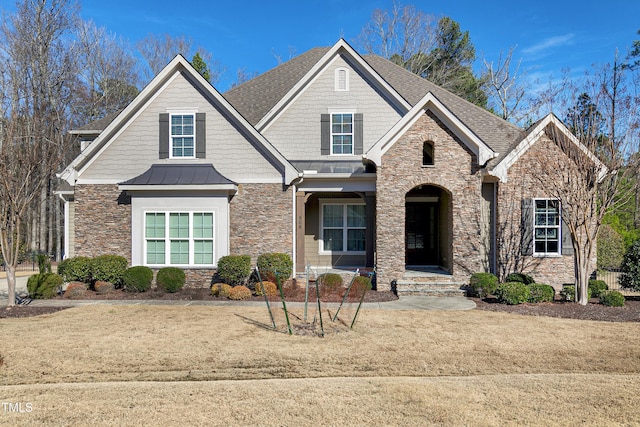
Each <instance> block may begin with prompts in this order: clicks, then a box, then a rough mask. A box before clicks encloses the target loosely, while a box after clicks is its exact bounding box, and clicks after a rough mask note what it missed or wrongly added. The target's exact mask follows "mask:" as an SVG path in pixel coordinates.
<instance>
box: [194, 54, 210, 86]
mask: <svg viewBox="0 0 640 427" xmlns="http://www.w3.org/2000/svg"><path fill="white" fill-rule="evenodd" d="M191 65H193V68H195V69H196V71H197V72H198V73H200V75H202V77H204V78H205V80H206V81H208V82H209V83H211V70H209V66H208V65H207V63H206V62H205V61H204V59H202V57H201V56H200V53H199V52H196V54H195V55H193V59H192V60H191Z"/></svg>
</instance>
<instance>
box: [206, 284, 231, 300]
mask: <svg viewBox="0 0 640 427" xmlns="http://www.w3.org/2000/svg"><path fill="white" fill-rule="evenodd" d="M231 288H232V286H231V285H229V284H227V283H216V284H215V285H213V286H211V295H213V296H214V297H221V298H229V292H231Z"/></svg>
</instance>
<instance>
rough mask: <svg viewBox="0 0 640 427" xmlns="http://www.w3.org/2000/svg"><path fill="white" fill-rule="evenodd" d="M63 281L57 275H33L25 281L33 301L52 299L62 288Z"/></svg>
mask: <svg viewBox="0 0 640 427" xmlns="http://www.w3.org/2000/svg"><path fill="white" fill-rule="evenodd" d="M63 283H64V279H63V278H62V276H60V275H59V274H55V273H44V274H34V275H33V276H31V277H29V279H28V280H27V291H29V296H30V297H31V298H34V299H47V298H53V297H55V296H56V294H57V293H58V290H59V289H60V288H61V287H62V284H63Z"/></svg>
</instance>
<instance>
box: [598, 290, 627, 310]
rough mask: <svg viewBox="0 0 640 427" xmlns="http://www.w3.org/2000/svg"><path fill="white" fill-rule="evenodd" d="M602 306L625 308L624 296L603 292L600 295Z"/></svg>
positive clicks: (614, 292) (617, 293) (613, 292)
mask: <svg viewBox="0 0 640 427" xmlns="http://www.w3.org/2000/svg"><path fill="white" fill-rule="evenodd" d="M600 304H602V305H606V306H607V307H623V306H624V295H622V294H621V293H620V292H618V291H603V292H602V293H601V294H600Z"/></svg>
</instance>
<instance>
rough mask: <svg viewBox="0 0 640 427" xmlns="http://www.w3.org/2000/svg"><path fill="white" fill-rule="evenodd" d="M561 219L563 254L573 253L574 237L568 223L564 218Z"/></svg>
mask: <svg viewBox="0 0 640 427" xmlns="http://www.w3.org/2000/svg"><path fill="white" fill-rule="evenodd" d="M561 221H562V231H561V233H562V235H561V236H560V237H561V238H562V255H573V239H572V238H571V232H570V231H569V226H567V223H566V222H565V221H564V219H562V220H561Z"/></svg>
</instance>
